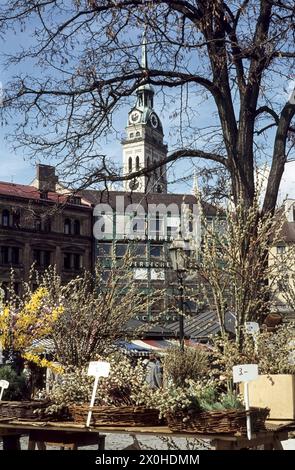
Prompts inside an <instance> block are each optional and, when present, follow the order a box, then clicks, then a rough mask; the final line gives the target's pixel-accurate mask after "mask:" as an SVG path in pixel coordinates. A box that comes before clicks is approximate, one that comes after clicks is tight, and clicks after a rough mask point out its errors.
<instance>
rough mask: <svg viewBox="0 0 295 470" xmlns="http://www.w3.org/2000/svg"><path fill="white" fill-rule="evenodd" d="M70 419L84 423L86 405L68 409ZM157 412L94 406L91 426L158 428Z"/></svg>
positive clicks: (86, 412)
mask: <svg viewBox="0 0 295 470" xmlns="http://www.w3.org/2000/svg"><path fill="white" fill-rule="evenodd" d="M69 411H70V413H71V416H72V419H73V420H74V421H75V422H77V423H85V422H86V419H87V414H88V411H89V406H88V405H74V406H72V407H70V409H69ZM159 424H160V421H159V411H158V410H156V409H149V408H145V407H144V406H124V405H122V406H94V407H93V408H92V418H91V425H93V426H103V425H105V426H158V425H159Z"/></svg>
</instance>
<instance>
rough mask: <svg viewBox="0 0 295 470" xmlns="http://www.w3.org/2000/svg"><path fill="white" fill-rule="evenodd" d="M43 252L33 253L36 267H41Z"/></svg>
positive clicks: (36, 251)
mask: <svg viewBox="0 0 295 470" xmlns="http://www.w3.org/2000/svg"><path fill="white" fill-rule="evenodd" d="M41 253H42V252H41V250H34V251H33V258H34V262H35V263H36V266H41Z"/></svg>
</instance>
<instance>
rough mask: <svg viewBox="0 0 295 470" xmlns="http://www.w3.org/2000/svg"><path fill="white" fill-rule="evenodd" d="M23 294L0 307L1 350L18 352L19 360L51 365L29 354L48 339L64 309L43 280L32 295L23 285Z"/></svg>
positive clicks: (35, 352) (28, 287)
mask: <svg viewBox="0 0 295 470" xmlns="http://www.w3.org/2000/svg"><path fill="white" fill-rule="evenodd" d="M24 287H25V289H24V293H23V295H21V296H16V295H14V296H12V298H11V299H10V300H9V301H8V302H7V303H6V304H3V303H2V306H1V305H0V341H1V344H2V348H3V349H5V350H11V351H14V352H18V353H20V354H21V356H22V357H24V358H26V359H28V360H30V361H33V362H35V363H37V364H39V365H41V366H43V367H46V366H47V365H48V364H50V362H48V361H47V360H46V359H44V358H43V359H42V358H41V356H40V355H38V348H37V347H36V348H34V353H33V352H31V351H30V349H31V348H32V346H33V345H34V342H36V341H37V340H40V339H42V338H46V337H48V336H49V335H50V334H51V333H52V331H53V326H54V324H55V323H56V321H57V319H58V318H59V317H60V315H61V314H62V313H63V311H64V308H63V305H62V304H61V299H60V298H59V296H56V295H53V292H52V289H53V286H49V285H46V282H45V279H43V281H42V282H41V285H39V287H38V288H37V289H36V290H35V291H34V292H33V291H32V289H31V287H30V284H24Z"/></svg>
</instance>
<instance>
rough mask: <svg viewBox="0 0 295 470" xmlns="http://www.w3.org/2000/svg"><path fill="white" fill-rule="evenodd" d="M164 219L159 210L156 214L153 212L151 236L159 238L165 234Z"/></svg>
mask: <svg viewBox="0 0 295 470" xmlns="http://www.w3.org/2000/svg"><path fill="white" fill-rule="evenodd" d="M163 222H164V220H163V217H162V215H160V213H159V212H156V214H151V219H150V226H149V234H150V238H152V239H155V240H159V238H160V237H163V236H164V230H163V229H164V223H163Z"/></svg>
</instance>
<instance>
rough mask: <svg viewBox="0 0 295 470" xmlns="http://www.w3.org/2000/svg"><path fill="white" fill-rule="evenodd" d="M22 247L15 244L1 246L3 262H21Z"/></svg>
mask: <svg viewBox="0 0 295 470" xmlns="http://www.w3.org/2000/svg"><path fill="white" fill-rule="evenodd" d="M19 254H20V249H19V248H18V247H14V246H2V247H1V264H19V262H20V256H19Z"/></svg>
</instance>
